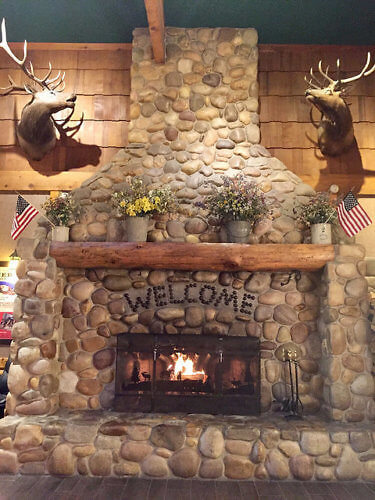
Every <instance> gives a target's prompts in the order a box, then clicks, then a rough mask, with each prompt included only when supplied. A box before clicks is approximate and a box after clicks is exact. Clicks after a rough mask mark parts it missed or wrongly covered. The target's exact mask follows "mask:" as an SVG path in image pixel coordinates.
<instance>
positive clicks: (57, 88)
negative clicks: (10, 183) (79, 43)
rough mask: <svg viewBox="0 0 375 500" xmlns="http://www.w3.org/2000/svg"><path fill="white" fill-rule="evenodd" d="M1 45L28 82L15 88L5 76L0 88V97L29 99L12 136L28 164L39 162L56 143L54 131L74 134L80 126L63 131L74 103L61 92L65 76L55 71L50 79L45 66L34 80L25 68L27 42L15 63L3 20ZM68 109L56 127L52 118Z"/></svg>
mask: <svg viewBox="0 0 375 500" xmlns="http://www.w3.org/2000/svg"><path fill="white" fill-rule="evenodd" d="M1 38H2V39H1V43H0V47H2V48H3V49H4V50H5V52H6V53H7V54H8V55H9V57H11V59H13V61H15V62H16V63H17V64H18V66H19V67H20V68H21V69H22V71H23V72H24V73H25V74H26V76H27V77H28V78H29V79H30V80H31V81H32V84H31V85H30V84H28V83H26V84H24V85H23V86H17V85H16V84H15V82H14V80H13V79H12V78H11V76H9V75H8V79H9V83H10V85H9V86H8V87H6V88H2V87H0V88H1V90H3V91H4V92H3V93H2V95H8V94H10V93H11V92H13V91H23V92H27V93H28V94H30V95H31V96H32V98H31V101H30V102H29V103H28V104H26V106H25V107H24V108H23V110H22V115H21V120H20V122H19V123H18V126H17V129H16V133H17V139H18V142H19V145H20V146H21V148H22V149H23V151H24V152H25V153H26V155H27V156H28V157H29V158H31V159H32V160H41V159H42V158H43V157H44V156H45V155H46V154H47V153H48V152H49V151H51V149H53V147H54V146H55V143H56V130H57V129H58V130H59V131H60V133H61V132H65V133H67V132H69V131H77V130H78V128H79V127H80V125H81V124H82V120H83V116H82V118H81V122H80V123H79V124H78V125H77V126H76V127H72V128H64V126H65V125H66V124H67V123H68V121H69V120H70V118H71V116H72V115H73V112H74V106H75V101H76V95H75V94H65V93H63V91H64V88H65V82H64V78H65V73H63V74H61V72H60V71H59V72H58V74H57V76H55V77H54V78H50V76H51V73H52V66H51V63H49V69H48V71H47V74H46V75H45V76H44V78H38V77H36V76H35V74H34V68H33V65H32V63H31V62H29V63H28V65H26V58H27V42H26V40H25V42H24V46H23V58H22V59H18V58H17V57H16V56H15V55H14V54H13V52H12V51H11V49H10V47H9V45H8V42H7V37H6V29H5V19H3V21H2V23H1ZM66 108H70V109H71V112H70V113H69V115H68V117H67V118H66V119H65V120H63V122H62V123H57V122H56V121H55V120H54V118H53V117H52V115H53V114H54V113H57V112H58V111H61V110H63V109H66Z"/></svg>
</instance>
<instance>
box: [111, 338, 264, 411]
mask: <svg viewBox="0 0 375 500" xmlns="http://www.w3.org/2000/svg"><path fill="white" fill-rule="evenodd" d="M259 384H260V375H259V341H258V339H255V338H250V337H249V338H248V337H218V338H217V337H215V338H214V337H208V336H203V335H149V334H128V333H126V334H122V335H119V336H118V344H117V367H116V395H115V409H116V410H118V411H142V412H143V411H152V412H169V411H182V412H189V413H193V412H194V413H214V414H216V413H222V414H238V415H256V414H258V413H259V411H260V410H259V404H260V390H259Z"/></svg>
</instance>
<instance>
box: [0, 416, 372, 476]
mask: <svg viewBox="0 0 375 500" xmlns="http://www.w3.org/2000/svg"><path fill="white" fill-rule="evenodd" d="M0 446H1V447H2V449H0V470H1V472H3V473H11V474H14V473H17V472H19V473H21V474H45V473H48V474H53V475H66V476H71V475H74V474H80V475H92V476H111V475H112V476H117V477H121V476H145V477H152V478H165V477H173V476H174V477H179V478H195V477H197V478H204V479H249V478H256V479H261V480H265V479H278V480H288V479H289V480H290V479H298V480H301V481H308V480H313V479H315V480H319V481H330V480H343V481H347V480H356V479H362V480H365V481H374V480H375V459H374V456H375V455H374V452H375V448H374V430H373V426H372V425H362V426H361V429H358V425H356V424H337V423H330V424H327V423H324V422H323V421H321V420H319V419H316V418H312V417H309V418H307V419H305V420H303V421H295V422H290V421H289V422H287V421H286V420H285V419H282V418H276V417H272V418H270V417H266V418H264V417H262V418H261V419H259V418H255V417H238V416H233V417H219V416H215V417H213V416H210V415H187V416H184V415H181V414H179V415H173V414H170V415H160V414H153V415H147V416H140V415H136V414H132V415H131V414H130V415H129V414H124V413H115V412H111V413H107V412H103V411H93V412H89V413H88V412H77V411H75V412H70V413H69V412H66V411H65V412H64V411H60V412H59V413H58V414H57V415H53V416H49V417H48V418H41V417H27V418H25V417H24V418H22V417H7V418H6V419H3V420H0Z"/></svg>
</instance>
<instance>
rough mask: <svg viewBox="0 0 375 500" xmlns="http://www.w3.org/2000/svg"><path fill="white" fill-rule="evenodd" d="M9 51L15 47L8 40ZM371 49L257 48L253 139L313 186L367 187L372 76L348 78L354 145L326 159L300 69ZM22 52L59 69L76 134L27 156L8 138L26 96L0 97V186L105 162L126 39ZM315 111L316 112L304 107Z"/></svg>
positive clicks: (71, 174)
mask: <svg viewBox="0 0 375 500" xmlns="http://www.w3.org/2000/svg"><path fill="white" fill-rule="evenodd" d="M13 46H14V47H15V49H14V50H15V51H16V53H17V54H18V55H21V54H22V45H21V44H14V45H13ZM369 50H370V52H371V53H372V54H373V58H375V47H342V46H338V47H335V46H318V47H317V46H295V45H293V46H287V45H260V46H259V53H260V57H259V93H260V98H259V100H260V118H261V136H262V144H263V145H264V146H266V147H267V148H269V149H270V151H271V152H272V154H274V155H275V156H276V157H278V158H280V159H281V160H282V161H283V162H284V163H285V164H286V165H287V167H288V168H290V169H291V170H292V171H294V172H295V173H296V174H297V175H299V176H301V177H302V178H303V179H304V180H305V181H306V182H308V183H309V184H311V185H312V186H313V187H315V188H319V189H325V188H326V187H328V186H329V185H330V184H332V183H337V184H339V185H340V187H341V188H342V189H345V188H350V187H353V186H355V187H356V189H357V190H360V192H361V193H362V194H367V195H368V194H375V75H371V76H370V77H367V78H364V79H362V80H360V81H359V82H356V83H355V85H353V89H352V90H351V92H350V97H349V99H348V101H349V102H350V103H351V111H352V115H353V122H354V128H355V135H356V139H357V143H358V148H359V149H358V151H357V152H354V153H353V152H351V153H350V154H347V155H343V156H342V157H340V158H338V159H336V158H333V159H328V160H327V159H326V158H323V157H322V155H321V154H320V152H319V150H317V149H316V148H315V147H314V145H313V144H312V142H311V141H310V140H309V139H308V136H310V137H311V138H312V139H316V136H315V132H316V131H315V129H314V127H313V126H312V125H311V123H310V118H309V113H310V105H309V104H308V103H307V102H306V100H305V97H304V93H305V90H306V86H307V85H306V83H305V81H304V76H305V75H307V74H308V72H309V69H310V67H311V66H312V67H313V69H314V70H316V69H317V64H318V61H319V60H320V59H322V60H323V62H324V66H325V65H327V64H329V65H330V67H331V68H334V67H335V63H336V59H337V57H340V59H341V66H342V69H343V70H345V72H344V73H343V74H344V75H346V74H347V73H349V74H353V73H350V72H355V71H359V70H360V69H361V67H362V66H363V64H364V62H365V60H366V54H367V51H369ZM29 56H30V59H31V60H32V61H33V63H34V67H35V71H36V73H37V74H38V75H40V74H43V73H44V72H45V71H46V69H47V68H48V61H51V63H52V65H53V68H54V69H56V70H59V69H62V70H65V71H66V83H67V86H66V91H67V92H75V93H76V94H77V96H78V99H77V104H76V110H75V113H74V115H73V122H72V123H73V124H74V123H77V121H78V120H79V119H80V116H81V113H82V111H83V112H84V123H83V125H82V127H81V130H80V131H79V133H78V134H77V135H76V136H75V137H74V139H75V141H77V142H74V141H70V142H69V143H68V144H67V145H62V144H58V146H57V148H56V149H55V150H54V151H53V152H51V153H50V154H49V155H47V157H46V158H45V159H43V160H42V161H41V162H32V163H30V162H29V161H28V160H27V159H26V158H25V157H24V155H23V154H22V152H21V151H20V150H19V148H18V147H17V146H16V145H15V121H16V120H17V119H19V117H20V113H21V111H22V108H23V106H24V105H25V103H27V102H28V99H29V97H28V96H24V95H22V94H21V93H17V94H15V95H9V96H6V97H1V98H0V190H12V189H18V190H23V189H24V190H39V191H44V190H45V191H49V190H56V189H71V188H72V187H76V186H78V185H80V184H81V182H83V181H84V180H85V179H86V178H87V177H88V176H89V175H91V174H92V172H95V171H96V170H97V169H98V168H99V167H100V166H102V165H104V164H105V163H107V162H108V161H109V160H110V159H111V158H112V157H113V156H114V154H115V153H116V152H117V151H118V150H119V149H121V147H123V146H124V145H125V144H126V141H127V126H128V122H129V102H130V99H129V94H130V63H131V46H130V45H129V44H124V45H114V44H108V45H107V44H102V45H100V44H99V45H98V44H92V45H86V44H77V45H75V44H30V49H29ZM8 74H11V75H12V77H13V78H14V80H15V81H16V83H17V84H21V82H22V81H24V75H23V73H22V71H20V70H19V69H18V68H17V66H16V64H15V63H14V62H13V61H11V60H10V59H9V57H8V56H6V54H4V53H3V51H0V86H6V85H7V75H8ZM314 116H316V119H318V113H314Z"/></svg>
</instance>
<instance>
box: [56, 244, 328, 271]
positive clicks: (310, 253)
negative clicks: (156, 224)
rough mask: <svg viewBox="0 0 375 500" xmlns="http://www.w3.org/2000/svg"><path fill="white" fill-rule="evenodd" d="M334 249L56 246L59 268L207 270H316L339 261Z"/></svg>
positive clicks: (140, 245)
mask: <svg viewBox="0 0 375 500" xmlns="http://www.w3.org/2000/svg"><path fill="white" fill-rule="evenodd" d="M334 254H335V250H334V246H333V245H288V244H281V245H277V244H275V245H274V244H268V245H243V244H237V243H172V242H165V243H122V242H119V243H118V242H106V243H102V242H82V243H81V242H79V243H70V242H69V243H60V242H52V244H51V248H50V255H51V257H54V258H55V259H56V262H57V265H58V266H59V267H68V268H94V267H107V268H125V269H142V268H146V269H181V270H207V271H288V270H292V269H298V270H300V271H316V270H318V269H321V268H322V267H323V266H324V265H325V264H326V262H329V261H331V260H333V259H334Z"/></svg>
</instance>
